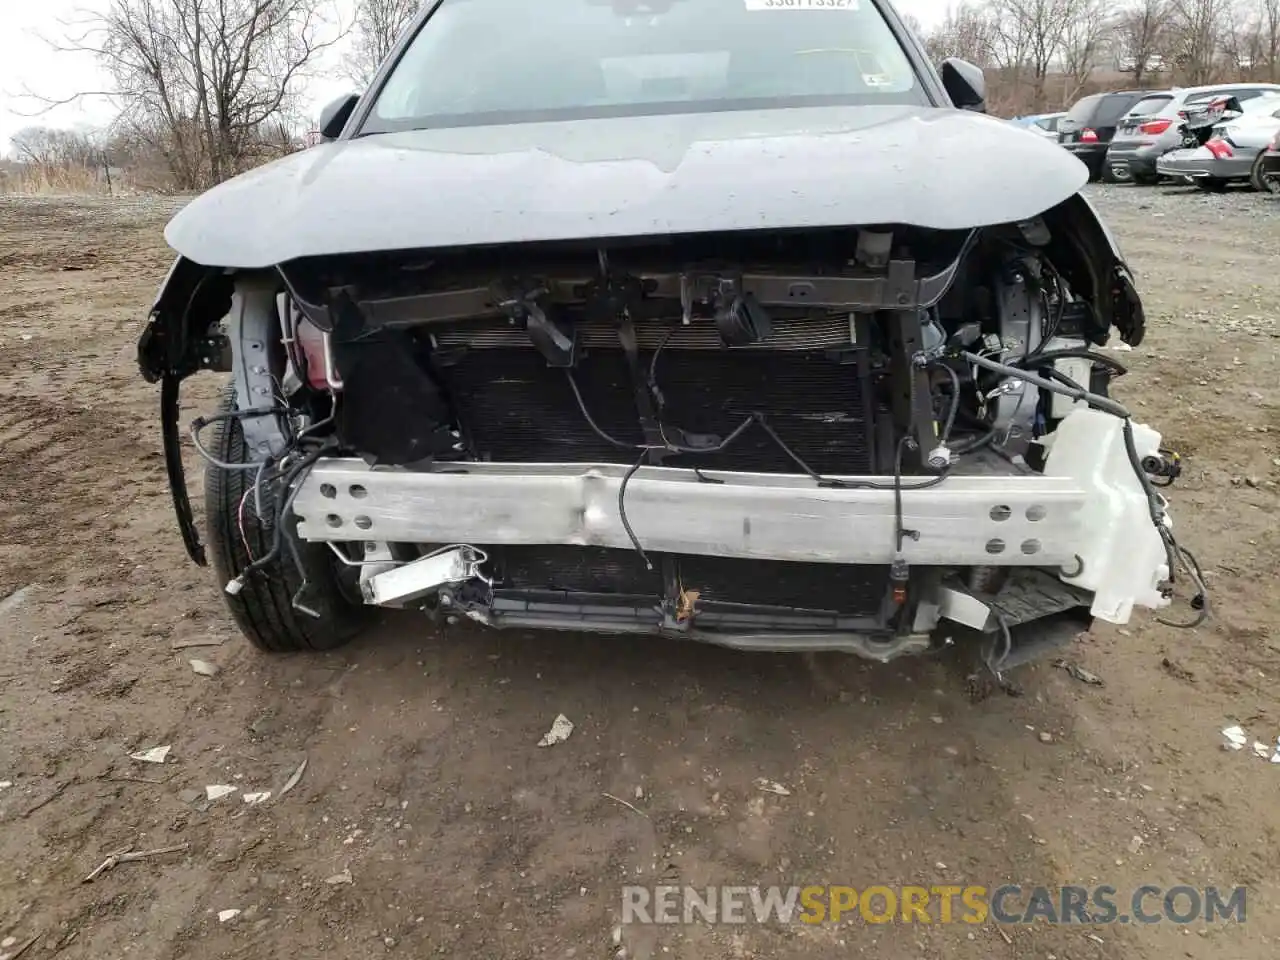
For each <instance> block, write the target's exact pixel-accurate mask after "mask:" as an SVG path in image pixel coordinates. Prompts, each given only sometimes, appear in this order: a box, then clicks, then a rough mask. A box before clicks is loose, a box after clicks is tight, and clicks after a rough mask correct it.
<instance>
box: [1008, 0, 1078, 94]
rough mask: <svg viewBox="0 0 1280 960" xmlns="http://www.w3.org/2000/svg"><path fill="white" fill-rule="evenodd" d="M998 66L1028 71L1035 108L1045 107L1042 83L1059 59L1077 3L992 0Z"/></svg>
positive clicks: (1072, 0) (1065, 0)
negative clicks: (999, 63) (999, 64)
mask: <svg viewBox="0 0 1280 960" xmlns="http://www.w3.org/2000/svg"><path fill="white" fill-rule="evenodd" d="M992 4H993V7H992V8H993V11H994V13H995V15H996V16H995V23H996V35H997V57H998V60H1000V61H1001V66H1003V67H1005V68H1006V69H1012V70H1013V72H1014V73H1015V75H1016V76H1018V77H1019V78H1021V76H1022V75H1023V74H1024V73H1026V72H1029V73H1030V74H1031V83H1032V91H1033V96H1034V102H1035V106H1036V107H1037V108H1040V107H1043V106H1044V104H1045V99H1046V98H1045V81H1046V79H1047V77H1048V75H1049V69H1050V67H1051V66H1053V64H1054V63H1055V61H1056V60H1057V59H1058V58H1059V55H1060V53H1061V51H1062V45H1063V41H1064V38H1065V35H1066V32H1067V29H1068V27H1069V26H1070V25H1071V23H1072V22H1073V21H1074V20H1075V19H1076V13H1077V9H1078V7H1079V5H1080V4H1079V0H992Z"/></svg>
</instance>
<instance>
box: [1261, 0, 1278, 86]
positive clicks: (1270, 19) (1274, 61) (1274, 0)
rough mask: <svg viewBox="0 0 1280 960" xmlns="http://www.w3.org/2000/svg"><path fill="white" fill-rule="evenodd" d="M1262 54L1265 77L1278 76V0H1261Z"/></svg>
mask: <svg viewBox="0 0 1280 960" xmlns="http://www.w3.org/2000/svg"><path fill="white" fill-rule="evenodd" d="M1262 55H1263V56H1264V57H1265V58H1266V62H1267V79H1268V80H1270V81H1271V82H1272V83H1274V82H1275V81H1276V78H1277V77H1278V76H1280V62H1278V61H1280V0H1262Z"/></svg>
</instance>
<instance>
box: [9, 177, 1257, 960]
mask: <svg viewBox="0 0 1280 960" xmlns="http://www.w3.org/2000/svg"><path fill="white" fill-rule="evenodd" d="M1093 195H1094V197H1095V199H1096V200H1097V202H1098V203H1099V204H1100V205H1101V208H1102V209H1103V211H1104V213H1105V214H1106V215H1107V217H1108V218H1109V221H1110V222H1111V224H1112V226H1113V227H1114V228H1115V230H1116V232H1117V234H1118V235H1119V237H1120V240H1121V243H1122V245H1123V246H1124V247H1125V250H1126V253H1127V254H1128V255H1129V256H1130V258H1131V259H1132V261H1133V263H1134V265H1135V267H1136V268H1137V270H1138V271H1139V274H1140V280H1141V282H1142V288H1143V290H1144V292H1145V294H1146V295H1147V297H1148V304H1149V313H1150V334H1149V336H1148V341H1147V343H1145V344H1144V345H1143V346H1142V347H1141V348H1140V349H1138V350H1136V351H1133V352H1131V353H1128V354H1124V355H1123V358H1124V359H1126V360H1127V361H1131V362H1132V366H1133V368H1134V369H1133V371H1132V373H1131V374H1130V375H1129V376H1127V377H1126V378H1124V380H1123V381H1122V382H1121V384H1120V393H1121V394H1122V396H1123V398H1124V399H1125V400H1126V401H1128V402H1130V403H1132V404H1134V405H1136V408H1137V410H1138V411H1139V413H1140V415H1141V417H1142V418H1143V419H1146V420H1148V421H1149V422H1151V423H1153V424H1154V425H1155V426H1157V427H1158V428H1159V429H1161V430H1162V431H1163V432H1164V433H1165V435H1166V438H1167V440H1168V442H1169V443H1170V444H1171V445H1172V446H1174V447H1176V448H1177V449H1179V450H1181V451H1182V452H1183V453H1184V454H1185V455H1187V456H1188V457H1189V458H1190V469H1189V473H1188V475H1187V476H1186V477H1185V478H1184V479H1183V481H1182V482H1181V483H1180V484H1179V485H1178V486H1177V487H1175V488H1174V491H1173V497H1172V499H1173V503H1174V510H1175V511H1176V512H1175V516H1176V520H1177V523H1178V525H1179V529H1180V536H1181V538H1182V539H1183V541H1184V542H1185V543H1186V544H1187V545H1189V546H1191V547H1192V548H1193V549H1195V550H1196V551H1197V552H1198V553H1199V555H1200V558H1201V561H1202V562H1203V564H1204V565H1205V567H1206V569H1207V570H1208V572H1209V580H1210V583H1211V585H1212V587H1213V589H1214V597H1215V602H1216V608H1217V619H1216V621H1215V622H1214V623H1213V624H1212V625H1211V626H1209V627H1206V628H1203V629H1199V630H1195V631H1190V632H1180V631H1176V630H1171V629H1169V628H1167V627H1163V626H1160V625H1158V624H1155V623H1153V622H1152V621H1151V620H1150V619H1149V618H1148V617H1146V616H1142V617H1140V618H1139V619H1137V620H1136V621H1135V622H1134V623H1133V624H1132V625H1131V626H1130V627H1129V628H1127V629H1123V630H1119V629H1114V628H1099V629H1097V630H1096V631H1095V632H1094V633H1093V635H1091V636H1089V637H1087V638H1085V639H1083V640H1082V641H1080V642H1079V643H1078V644H1077V646H1076V648H1075V649H1073V650H1072V651H1071V653H1070V655H1071V656H1072V657H1073V658H1074V659H1076V660H1077V661H1078V662H1079V663H1080V664H1081V665H1083V666H1084V667H1085V668H1086V669H1088V670H1090V671H1092V672H1093V673H1096V674H1098V675H1099V676H1101V677H1103V678H1104V679H1105V681H1106V684H1105V686H1103V687H1096V686H1087V685H1085V684H1083V683H1080V682H1079V681H1078V680H1075V679H1073V678H1072V677H1071V676H1069V675H1068V674H1067V673H1066V672H1065V671H1063V670H1058V669H1054V668H1053V667H1052V666H1050V665H1049V664H1043V665H1038V666H1034V667H1031V668H1029V669H1027V670H1025V671H1024V672H1023V673H1022V674H1021V675H1020V676H1019V680H1020V682H1021V683H1022V684H1023V686H1024V688H1025V690H1026V695H1025V696H1023V697H1021V698H1012V697H1005V696H1002V695H996V696H994V697H992V698H990V699H988V700H986V701H985V702H982V703H979V704H973V703H971V702H970V700H969V698H968V696H967V694H966V688H965V680H964V671H963V670H962V669H960V668H959V667H958V666H957V665H956V664H953V663H950V662H948V661H947V660H945V659H933V660H927V661H922V662H914V663H905V664H902V665H900V666H899V665H892V666H888V667H881V666H871V665H867V664H864V663H862V662H859V661H856V660H853V659H843V658H839V657H821V658H817V659H816V660H806V659H804V658H799V657H783V656H762V655H735V654H732V653H729V652H724V651H718V650H713V649H707V648H701V647H689V646H683V645H677V644H674V643H654V642H646V641H638V640H637V641H619V640H601V639H599V638H589V637H578V636H563V637H557V636H534V635H523V636H521V635H514V636H512V635H503V636H498V635H493V634H487V633H478V632H473V631H469V630H468V631H458V632H452V633H449V634H447V635H443V636H440V635H435V634H433V632H432V631H431V630H430V629H428V628H427V626H426V625H425V624H424V623H422V622H421V621H419V620H418V619H416V618H415V617H412V616H405V617H392V618H389V619H388V620H387V621H386V622H385V624H384V625H383V626H382V627H381V628H380V629H379V630H378V631H377V632H376V633H375V634H374V635H372V636H369V637H368V638H367V639H365V640H363V641H361V642H360V643H358V644H357V645H355V646H353V647H350V648H348V649H345V650H343V651H341V652H339V653H336V654H333V655H326V656H315V657H296V658H291V657H284V658H264V657H262V656H259V655H256V654H254V653H252V652H251V651H250V650H249V649H248V647H247V646H246V645H245V644H243V643H242V642H241V641H240V640H239V638H238V636H237V635H235V634H234V633H233V630H232V627H231V625H230V622H229V620H228V618H227V616H226V615H225V614H224V611H223V607H222V604H221V601H220V600H219V597H218V594H217V591H216V588H215V585H214V584H213V582H212V579H211V576H210V575H209V574H208V573H207V572H206V571H203V570H200V569H197V568H195V567H193V566H191V565H190V564H188V563H187V562H186V560H185V557H184V555H183V552H182V547H181V544H180V542H179V539H178V536H177V532H176V529H175V527H174V524H173V522H172V519H171V513H170V505H169V501H168V495H167V492H166V489H165V485H164V476H163V466H162V461H161V456H160V438H159V432H158V427H157V420H156V408H157V399H158V397H157V392H156V391H155V390H154V389H152V388H150V387H148V386H146V385H145V384H144V383H142V382H141V380H140V379H139V378H138V376H137V374H136V368H135V366H134V355H133V351H134V343H135V338H136V335H137V332H138V327H139V323H140V318H141V317H142V315H143V312H144V310H145V307H146V305H147V304H148V303H149V302H150V298H151V297H152V295H153V294H154V292H155V289H156V285H157V284H158V282H159V281H160V279H161V277H162V276H163V273H164V270H165V269H166V267H167V264H168V254H167V253H166V250H165V248H164V245H163V240H162V238H161V234H160V230H161V225H162V223H163V220H164V219H165V216H166V215H167V213H168V212H170V211H171V209H172V205H171V204H169V205H166V204H165V203H163V202H158V201H116V202H113V203H107V202H101V201H99V202H85V201H46V200H39V201H37V200H22V201H18V200H0V266H2V267H3V272H4V284H3V285H2V286H0V484H2V486H0V491H3V492H2V493H0V784H3V786H0V938H9V937H12V938H13V941H12V942H10V941H8V940H5V941H4V943H5V946H4V947H3V948H0V955H6V954H9V953H11V952H12V951H14V950H16V949H18V948H19V947H21V946H22V945H23V944H24V943H25V942H27V940H28V939H29V938H30V937H33V936H37V935H38V936H39V939H38V941H36V942H35V944H34V945H33V946H32V947H31V948H30V949H29V950H28V952H27V953H26V954H24V956H26V957H28V958H30V957H35V958H39V957H45V956H52V955H54V954H58V955H59V956H62V957H66V958H75V957H94V958H99V957H123V956H129V957H137V958H168V957H200V958H211V957H233V956H235V957H263V956H288V955H295V956H303V957H314V956H321V955H325V956H342V957H348V956H349V957H366V956H369V955H371V953H372V954H375V955H376V954H380V953H383V952H386V953H389V954H391V955H394V954H396V953H403V954H406V955H413V956H425V955H428V954H440V955H446V956H447V955H461V956H470V957H477V958H499V957H528V956H534V955H538V956H550V957H566V956H576V957H580V958H609V957H613V956H614V954H615V953H616V951H617V948H616V947H615V945H614V941H613V936H612V931H613V929H614V926H615V923H616V922H617V918H618V914H619V911H620V904H621V899H620V885H621V884H622V883H623V882H626V881H631V882H650V883H652V882H656V881H657V880H658V879H659V878H665V879H668V880H675V881H676V882H679V883H693V884H707V883H717V884H730V883H743V884H745V883H772V882H780V883H787V884H790V883H798V884H807V883H824V882H831V883H849V884H852V885H854V886H858V887H862V886H866V885H869V884H875V883H880V884H895V883H923V884H926V885H928V884H936V883H944V882H950V883H978V884H985V885H988V886H994V885H997V884H1000V883H1003V882H1009V881H1012V882H1018V883H1026V884H1063V883H1079V884H1084V885H1090V884H1095V883H1109V884H1111V885H1113V886H1115V887H1116V888H1118V889H1119V890H1121V891H1125V890H1127V889H1131V888H1133V887H1136V886H1137V885H1139V884H1141V883H1153V884H1157V885H1160V886H1162V887H1166V888H1167V887H1169V886H1172V885H1175V884H1180V883H1185V884H1190V885H1192V886H1201V887H1203V886H1205V885H1210V884H1216V885H1218V886H1223V887H1225V886H1231V885H1234V884H1245V885H1247V887H1248V897H1249V901H1248V921H1247V923H1246V924H1245V925H1243V926H1239V925H1228V924H1222V923H1217V924H1213V925H1204V924H1200V925H1196V926H1193V927H1190V928H1177V927H1175V926H1173V925H1170V924H1163V925H1158V926H1155V927H1136V926H1127V927H1126V926H1115V925H1112V926H1104V927H1092V928H1081V927H1052V926H1048V925H1044V924H1037V925H1034V926H1029V927H1018V928H1012V929H1010V928H1004V929H1003V930H997V929H996V928H995V927H994V926H990V925H979V926H966V925H963V924H956V925H950V926H942V925H937V924H934V925H930V926H921V925H916V926H905V925H901V924H894V925H886V926H868V925H866V924H864V923H862V922H861V921H859V920H854V921H853V922H850V923H847V924H844V925H841V926H839V927H835V926H830V925H824V926H819V927H807V926H801V925H791V926H787V927H785V928H783V927H776V926H764V927H761V926H757V925H755V924H752V925H748V926H743V927H741V928H736V929H735V928H728V927H724V926H721V927H716V928H711V927H707V926H693V927H664V928H660V929H658V928H653V927H649V928H644V929H640V928H628V929H627V930H625V931H624V932H623V934H622V937H623V944H624V946H625V948H626V950H627V951H628V953H629V955H630V956H631V957H635V958H645V957H649V956H671V957H689V958H693V957H699V958H718V957H770V958H775V957H776V958H786V957H801V956H803V957H809V956H828V955H830V954H831V953H833V952H837V951H839V952H849V953H857V954H860V955H861V954H866V955H869V956H875V957H878V958H883V960H898V958H914V960H919V958H934V957H947V958H954V960H965V958H988V957H992V956H1009V957H1018V958H1023V957H1026V958H1033V957H1034V958H1039V960H1054V958H1062V960H1067V958H1071V960H1086V958H1099V957H1105V958H1121V957H1123V958H1126V960H1130V958H1144V957H1150V958H1156V957H1158V958H1161V960H1168V958H1170V957H1179V956H1186V957H1194V958H1199V957H1205V958H1209V957H1214V958H1217V957H1226V956H1230V957H1233V958H1235V960H1251V958H1263V957H1266V958H1271V957H1274V956H1276V955H1277V950H1278V949H1280V948H1278V946H1277V942H1278V941H1277V938H1280V852H1278V850H1277V847H1276V839H1277V830H1278V829H1280V808H1277V805H1276V803H1275V798H1276V796H1277V788H1280V766H1273V765H1270V764H1268V763H1266V762H1265V761H1264V760H1261V759H1258V758H1257V757H1255V756H1253V754H1252V751H1251V750H1250V749H1245V750H1244V751H1242V752H1239V753H1233V752H1228V751H1225V750H1223V749H1222V747H1221V741H1222V737H1221V735H1220V733H1219V731H1220V730H1221V729H1222V728H1223V727H1224V726H1226V725H1228V724H1229V723H1234V722H1239V723H1242V724H1244V725H1245V727H1246V729H1247V730H1248V731H1249V733H1250V734H1251V735H1252V736H1256V737H1257V738H1258V739H1262V740H1267V741H1271V742H1274V740H1275V737H1276V735H1277V734H1280V703H1278V702H1277V697H1276V691H1277V681H1276V676H1277V674H1278V673H1280V666H1277V656H1276V655H1277V651H1278V650H1280V633H1277V630H1276V627H1275V623H1276V621H1277V617H1278V615H1280V594H1277V592H1276V588H1275V582H1276V581H1275V576H1276V572H1277V560H1276V558H1277V557H1280V523H1278V522H1277V517H1276V509H1277V505H1278V504H1280V497H1278V496H1277V494H1278V492H1280V490H1278V488H1277V486H1276V481H1278V480H1280V459H1273V458H1280V444H1278V443H1277V441H1278V440H1280V393H1278V392H1277V389H1276V386H1275V371H1276V370H1277V363H1278V361H1280V356H1278V354H1280V269H1277V263H1278V262H1280V260H1278V259H1277V257H1278V252H1280V202H1277V201H1276V200H1275V199H1273V198H1268V197H1260V196H1256V195H1250V194H1243V193H1234V192H1233V193H1231V194H1228V195H1226V196H1202V195H1198V194H1196V193H1195V192H1194V191H1187V190H1178V189H1167V190H1160V191H1156V190H1143V189H1140V188H1129V187H1118V188H1101V189H1097V190H1095V191H1094V193H1093ZM216 387H217V384H216V383H215V382H214V379H213V378H204V379H201V380H199V381H196V382H195V383H194V384H193V387H192V389H190V390H189V391H188V394H189V396H188V397H187V399H188V400H189V401H190V405H191V407H192V409H193V411H195V410H207V409H208V407H209V403H210V401H211V398H212V397H213V396H214V394H215V391H216ZM192 415H194V412H193V413H192ZM188 419H189V418H188ZM4 598H7V599H4ZM194 640H206V641H208V640H215V641H217V640H222V641H225V642H224V643H222V645H220V646H205V647H198V648H189V649H180V650H175V649H174V647H175V645H176V644H181V643H184V642H189V641H194ZM191 656H196V657H200V658H203V659H205V660H208V661H210V662H212V663H214V664H216V665H217V666H218V667H219V668H220V673H219V674H218V675H217V676H216V677H212V678H210V677H204V676H198V675H196V674H195V673H193V672H192V669H191V667H190V666H189V664H188V659H189V657H191ZM557 713H564V714H566V715H567V716H568V717H569V718H570V719H572V720H573V722H574V723H575V724H576V729H575V730H574V733H573V735H572V736H571V737H570V739H569V740H568V741H567V742H566V743H564V744H561V745H559V746H556V747H554V748H550V749H539V748H538V747H536V746H535V744H536V742H537V740H538V738H539V737H540V736H541V735H542V734H543V733H544V732H545V731H546V730H547V728H548V726H549V725H550V723H551V721H552V719H553V718H554V717H555V716H556V714H557ZM1042 732H1043V733H1046V734H1047V735H1048V737H1047V739H1048V740H1049V742H1044V741H1045V739H1046V738H1042V736H1041V733H1042ZM162 744H171V745H172V753H171V755H170V757H169V762H168V764H167V765H165V766H156V765H151V764H146V763H139V762H137V761H134V760H130V759H129V758H128V755H129V754H130V753H131V752H134V751H138V750H141V749H144V748H149V747H153V746H157V745H162ZM304 757H305V758H306V760H307V765H306V770H305V772H304V774H303V776H302V778H301V781H300V782H299V783H298V785H297V786H296V787H295V788H294V789H293V790H291V791H290V792H289V793H288V794H286V795H285V796H283V797H273V798H272V800H271V801H269V802H267V803H265V804H262V805H257V806H250V805H247V804H245V803H244V802H242V799H241V796H240V795H239V794H234V795H231V796H228V797H224V798H222V799H220V800H217V801H215V802H212V803H208V802H206V801H205V800H204V787H205V785H206V784H229V785H233V786H235V787H237V788H238V789H239V790H240V791H241V792H244V791H256V790H274V791H276V792H277V793H278V792H279V790H280V788H281V786H282V784H283V782H284V781H285V780H286V778H287V777H288V776H289V774H290V773H291V772H293V771H294V770H295V769H296V768H297V767H298V765H299V763H300V761H301V760H302V759H303V758H304ZM760 777H764V778H767V779H768V780H771V781H777V782H779V783H781V784H785V785H786V787H787V789H788V790H789V794H788V795H786V796H782V795H778V794H774V793H767V792H762V791H761V790H760V789H759V788H758V787H757V786H756V785H755V781H756V779H757V778H760ZM196 791H199V793H200V797H199V799H195V792H196ZM605 794H611V795H612V796H613V797H616V798H619V799H623V800H626V801H627V802H628V803H629V804H631V806H632V807H633V808H634V809H632V808H629V807H627V806H625V805H623V804H621V803H618V802H615V801H614V800H612V799H609V798H608V797H606V796H605ZM1135 838H1140V839H1136V840H1135ZM179 844H187V845H188V846H187V848H186V850H185V851H178V852H175V853H169V854H164V855H161V856H158V857H156V858H154V859H152V860H147V861H143V862H136V863H127V864H123V865H120V866H118V867H117V868H116V869H114V870H112V871H110V872H108V873H106V874H105V875H103V876H102V877H100V878H99V879H98V880H97V881H96V882H94V883H92V884H84V883H82V882H81V881H82V878H83V877H84V876H85V875H86V874H87V873H89V871H90V870H92V869H93V868H94V867H95V866H96V865H98V864H99V863H100V862H101V861H102V860H103V859H104V858H105V857H106V856H107V855H108V854H109V853H111V852H112V851H114V850H119V849H121V848H127V847H130V846H132V847H134V848H135V849H148V848H156V847H169V846H173V845H179ZM343 871H349V872H350V881H351V882H350V883H326V879H327V878H333V877H335V875H342V874H343ZM343 879H345V876H344V877H343ZM233 909H234V910H240V911H242V912H241V913H240V914H239V915H238V916H236V917H235V918H234V919H232V920H229V921H227V922H220V921H219V918H218V913H219V912H220V911H224V910H233ZM1006 938H1007V939H1006Z"/></svg>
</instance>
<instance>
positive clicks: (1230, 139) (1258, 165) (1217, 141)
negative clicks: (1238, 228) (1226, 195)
mask: <svg viewBox="0 0 1280 960" xmlns="http://www.w3.org/2000/svg"><path fill="white" fill-rule="evenodd" d="M1243 111H1244V112H1243V113H1241V114H1240V115H1239V116H1238V117H1236V118H1234V119H1232V120H1229V121H1226V122H1224V123H1221V124H1218V125H1217V126H1215V127H1214V129H1213V135H1212V136H1211V137H1210V139H1209V140H1208V142H1206V143H1205V144H1204V146H1200V147H1189V148H1187V149H1184V150H1174V151H1171V152H1170V153H1166V154H1165V155H1164V156H1162V157H1160V158H1159V160H1157V161H1156V171H1157V172H1158V173H1159V175H1160V176H1162V177H1187V178H1189V179H1190V180H1191V181H1192V182H1194V183H1195V185H1196V186H1197V187H1199V188H1200V189H1201V190H1211V191H1220V190H1225V189H1226V188H1227V186H1228V184H1230V183H1232V182H1233V181H1248V182H1249V183H1250V185H1251V186H1252V187H1253V188H1254V189H1255V190H1266V189H1267V187H1268V186H1269V181H1267V180H1266V179H1265V178H1264V171H1263V163H1264V160H1263V154H1264V153H1266V150H1267V148H1268V147H1269V146H1270V145H1271V143H1272V141H1273V140H1274V139H1275V137H1276V134H1277V133H1280V95H1269V96H1261V97H1256V98H1254V99H1252V100H1249V101H1246V102H1245V103H1244V104H1243Z"/></svg>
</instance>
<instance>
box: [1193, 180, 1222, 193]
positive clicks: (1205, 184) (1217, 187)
mask: <svg viewBox="0 0 1280 960" xmlns="http://www.w3.org/2000/svg"><path fill="white" fill-rule="evenodd" d="M1195 181H1196V186H1197V187H1199V188H1200V189H1201V190H1203V191H1204V192H1205V193H1225V192H1226V189H1227V181H1225V180H1221V179H1219V178H1218V177H1196V178H1195Z"/></svg>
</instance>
